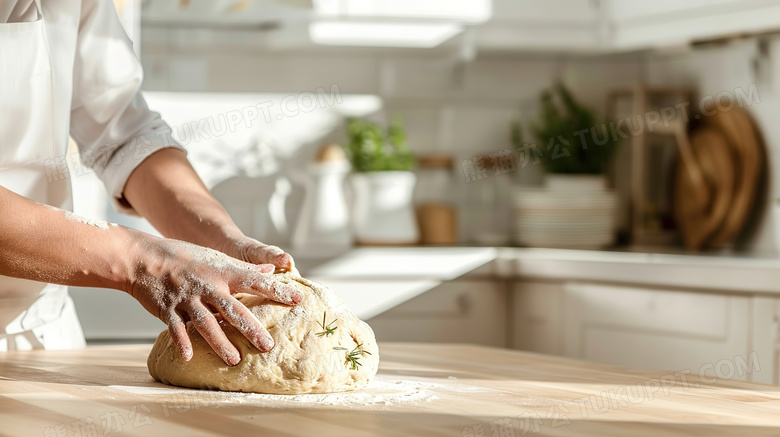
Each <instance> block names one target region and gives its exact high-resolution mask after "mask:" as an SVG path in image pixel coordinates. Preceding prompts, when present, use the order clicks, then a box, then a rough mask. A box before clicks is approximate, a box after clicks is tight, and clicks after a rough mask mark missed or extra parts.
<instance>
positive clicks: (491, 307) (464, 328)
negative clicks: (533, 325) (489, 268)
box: [367, 280, 507, 347]
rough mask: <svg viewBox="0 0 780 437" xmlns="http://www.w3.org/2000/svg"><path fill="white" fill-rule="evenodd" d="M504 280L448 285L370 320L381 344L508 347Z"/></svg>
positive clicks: (459, 282)
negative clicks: (393, 342)
mask: <svg viewBox="0 0 780 437" xmlns="http://www.w3.org/2000/svg"><path fill="white" fill-rule="evenodd" d="M506 294H507V293H506V289H505V285H504V283H503V282H500V281H475V280H456V281H451V282H445V283H443V284H441V285H439V286H438V287H436V288H434V289H432V290H430V291H428V292H426V293H424V294H421V295H419V296H417V297H415V298H413V299H411V300H409V301H407V302H404V303H402V304H400V305H398V306H397V307H395V308H393V309H390V310H388V311H386V312H384V313H382V314H380V315H378V316H376V317H373V318H371V319H369V320H367V321H368V323H369V324H370V325H371V327H372V328H373V329H374V333H375V334H376V338H377V340H378V341H405V342H437V343H474V344H482V345H490V346H501V347H505V346H506V345H507V342H506V339H507V332H506V326H507V325H506V320H507V318H506V312H507V306H506Z"/></svg>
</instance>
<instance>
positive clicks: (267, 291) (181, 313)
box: [128, 237, 303, 366]
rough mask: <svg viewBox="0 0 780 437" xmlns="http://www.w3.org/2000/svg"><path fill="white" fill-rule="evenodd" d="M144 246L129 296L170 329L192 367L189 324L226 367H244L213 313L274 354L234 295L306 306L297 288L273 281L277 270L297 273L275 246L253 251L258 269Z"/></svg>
mask: <svg viewBox="0 0 780 437" xmlns="http://www.w3.org/2000/svg"><path fill="white" fill-rule="evenodd" d="M258 244H260V243H258ZM140 246H141V247H140V249H141V251H140V254H139V255H138V259H139V261H138V263H137V268H136V272H135V275H134V277H133V279H132V280H131V283H130V285H129V287H128V291H129V293H130V294H131V295H132V296H133V297H134V298H135V299H136V300H138V301H139V302H140V303H141V304H142V305H143V306H144V308H146V310H147V311H149V312H150V313H152V314H153V315H154V316H156V317H157V318H159V319H160V320H162V321H163V322H164V323H165V324H167V325H168V330H169V331H170V333H171V337H172V338H173V341H174V342H175V343H176V345H177V348H178V350H179V353H180V354H181V356H182V358H183V359H184V360H187V361H188V360H190V359H191V358H192V354H193V350H192V343H191V342H190V339H189V337H188V336H187V330H186V326H185V323H186V322H188V321H191V322H192V323H193V325H194V326H195V328H196V329H197V331H198V332H199V333H200V334H201V335H202V336H203V338H204V339H205V340H206V341H207V342H208V344H209V346H211V348H212V349H213V350H214V351H215V352H216V353H217V355H218V356H219V357H220V358H221V359H222V360H223V361H224V362H225V363H226V364H228V365H231V366H234V365H236V364H238V363H239V362H240V361H241V356H240V354H239V352H238V350H237V349H236V347H235V346H234V345H233V344H232V343H230V341H228V339H227V337H226V336H225V334H224V332H223V331H222V329H221V328H220V327H219V323H218V321H217V319H216V318H215V316H214V314H213V312H217V313H219V314H220V315H221V316H222V318H223V319H224V320H225V321H227V322H228V323H230V324H231V325H233V326H234V327H235V328H236V329H237V330H238V331H239V332H241V334H242V335H243V336H245V337H246V338H247V339H248V340H249V341H250V342H251V343H252V344H253V345H255V347H257V348H258V349H259V350H260V351H262V352H267V351H270V350H271V349H272V348H273V346H274V341H273V338H272V337H271V335H270V334H269V333H268V331H267V330H266V329H265V327H263V326H262V325H261V324H260V322H259V321H258V320H257V318H256V317H255V316H254V315H253V314H252V313H251V312H250V311H249V310H247V308H246V307H245V306H244V305H243V304H241V303H240V302H239V301H238V300H236V299H235V298H234V297H233V296H232V295H233V294H235V293H247V294H253V295H257V296H263V297H266V298H268V299H271V300H274V301H276V302H280V303H283V304H287V305H297V304H298V303H299V302H301V300H303V295H302V294H301V292H300V291H299V290H297V289H296V288H295V287H292V286H290V285H289V284H284V283H282V282H278V281H276V280H274V279H273V273H274V271H275V270H276V268H285V267H286V269H294V265H293V261H292V258H291V257H290V256H289V255H287V254H285V253H284V252H283V251H281V249H278V248H273V249H269V248H272V247H273V246H265V245H262V246H258V247H257V248H256V249H255V248H254V246H252V245H249V246H250V247H249V248H248V249H246V253H247V254H249V257H250V258H249V259H256V260H258V262H257V263H249V262H244V261H241V260H239V259H236V258H232V257H231V256H228V255H226V254H224V253H222V252H219V251H216V250H213V249H208V248H205V247H201V246H197V245H194V244H190V243H186V242H183V241H178V240H171V239H161V238H155V237H150V238H148V239H145V240H144V242H143V243H142V244H141V245H140ZM264 248H265V249H264ZM277 251H278V252H277ZM252 257H254V258H252ZM242 258H244V259H247V258H246V257H242ZM265 261H272V263H267V262H265ZM280 264H282V265H280Z"/></svg>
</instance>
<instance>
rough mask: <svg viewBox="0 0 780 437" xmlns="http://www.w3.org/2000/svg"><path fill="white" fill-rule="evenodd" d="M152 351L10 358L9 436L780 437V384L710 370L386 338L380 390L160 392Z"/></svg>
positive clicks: (3, 401)
mask: <svg viewBox="0 0 780 437" xmlns="http://www.w3.org/2000/svg"><path fill="white" fill-rule="evenodd" d="M149 348H150V346H149V345H134V346H112V347H90V348H87V349H85V350H80V351H34V352H8V353H3V354H0V435H11V436H45V437H47V436H58V437H64V436H68V437H71V436H80V437H91V436H107V435H121V436H125V435H128V436H129V435H143V436H158V435H159V436H177V435H188V436H213V435H240V436H266V435H269V436H297V435H306V436H331V435H333V436H335V435H338V436H356V435H357V436H360V435H415V436H417V435H437V436H438V435H442V436H475V437H476V436H486V437H492V436H496V437H515V436H518V437H519V436H526V435H556V436H575V435H593V436H623V435H628V436H632V437H640V436H660V435H663V436H683V435H685V436H707V437H712V436H722V435H733V436H764V435H766V436H769V435H772V436H776V435H780V387H775V386H767V385H760V384H752V383H746V382H740V381H733V380H722V381H715V378H714V377H713V376H712V374H711V373H707V374H705V375H704V376H703V377H700V376H698V375H697V373H698V372H692V373H686V372H677V373H675V372H649V371H639V370H632V369H626V368H621V367H617V366H608V365H602V364H593V363H587V362H582V361H574V360H569V359H565V358H560V357H551V356H545V355H538V354H531V353H523V352H517V351H510V350H504V349H496V348H487V347H479V346H468V345H439V344H433V345H432V344H402V343H385V344H381V345H380V351H381V363H380V370H379V375H378V377H377V380H376V382H375V383H372V384H373V385H372V387H370V388H369V389H367V390H364V391H360V392H352V393H344V394H339V395H305V396H296V397H285V396H273V395H258V394H243V393H222V392H212V391H203V390H188V389H181V388H176V387H169V386H165V385H162V384H158V383H156V382H154V381H153V380H152V378H151V377H150V376H149V374H148V373H147V370H146V356H147V353H148V351H149ZM727 368H728V366H726V367H724V369H726V370H727Z"/></svg>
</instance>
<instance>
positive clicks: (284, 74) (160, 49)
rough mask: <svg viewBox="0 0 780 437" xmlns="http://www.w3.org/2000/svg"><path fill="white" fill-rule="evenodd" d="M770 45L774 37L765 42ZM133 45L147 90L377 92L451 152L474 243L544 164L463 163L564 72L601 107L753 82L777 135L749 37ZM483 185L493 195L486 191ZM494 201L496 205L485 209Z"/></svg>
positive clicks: (337, 136)
mask: <svg viewBox="0 0 780 437" xmlns="http://www.w3.org/2000/svg"><path fill="white" fill-rule="evenodd" d="M158 40H159V38H158ZM775 46H777V44H770V51H771V50H772V48H773V47H775ZM141 55H142V62H143V65H144V70H145V84H144V88H145V89H146V90H149V91H177V92H248V93H282V94H284V93H289V94H295V93H301V92H306V91H315V90H317V89H326V90H333V89H334V88H333V86H334V85H335V86H336V87H337V89H338V92H339V93H341V94H342V95H352V94H361V95H366V94H367V95H376V96H379V97H380V98H381V99H382V101H383V102H384V109H383V113H384V114H385V115H388V114H390V115H396V114H397V115H400V116H402V117H403V119H404V122H405V124H406V128H407V131H408V140H409V144H410V146H411V147H412V149H413V151H415V152H417V153H425V152H433V151H441V152H447V153H451V154H453V155H454V156H455V157H456V168H455V178H454V180H455V181H456V184H457V185H458V186H457V187H456V189H457V190H458V191H459V192H461V193H463V195H462V196H461V205H460V207H461V213H462V214H461V215H462V220H461V238H462V240H463V241H473V240H474V237H475V236H476V235H478V234H479V233H480V230H481V229H484V228H487V227H489V228H491V229H498V230H499V233H504V234H506V235H508V231H509V229H508V227H509V221H508V220H507V219H506V218H505V215H506V213H508V206H507V205H506V204H507V203H508V201H506V200H502V199H501V198H500V197H501V196H502V195H503V193H504V192H507V191H508V190H509V186H511V185H512V184H517V183H533V182H535V181H538V180H539V178H540V174H541V168H540V166H539V165H534V164H533V162H531V161H530V160H525V161H524V160H523V159H522V158H523V157H522V156H521V155H520V154H518V153H517V152H516V151H513V153H514V154H515V157H516V167H517V169H516V171H514V172H510V173H508V174H503V175H499V176H496V175H494V174H493V173H492V172H491V173H490V174H489V177H487V178H485V179H482V180H478V181H472V182H469V183H467V182H466V181H465V178H464V174H463V172H462V171H461V168H460V165H459V164H460V163H462V162H463V161H464V160H468V159H471V158H473V157H475V156H478V155H482V154H487V153H495V152H500V151H502V150H505V149H511V148H512V146H511V144H510V141H509V124H510V122H511V121H512V120H515V119H518V118H520V119H521V120H524V122H526V123H527V122H528V121H529V120H530V119H532V118H534V117H535V111H536V108H537V101H538V96H539V93H540V92H541V91H542V89H544V88H545V87H547V86H549V85H550V84H551V83H552V82H553V81H554V80H556V78H560V79H562V80H564V81H565V82H566V83H567V84H568V85H569V87H570V88H571V89H572V91H573V92H574V93H575V94H576V96H577V97H578V98H579V99H580V100H581V101H582V102H583V103H585V104H587V105H589V106H591V107H593V108H596V109H597V110H599V111H600V112H601V113H604V111H605V110H606V108H605V106H606V96H607V93H608V91H609V90H610V89H612V88H613V87H618V86H626V85H634V84H638V83H645V84H648V85H685V86H690V87H692V88H693V89H694V90H697V92H698V95H700V96H702V95H716V94H717V93H719V92H721V91H733V90H734V89H736V88H741V89H747V88H748V87H749V86H751V85H753V84H755V85H756V86H757V87H758V88H757V89H758V91H759V94H760V102H759V103H756V104H754V105H753V106H751V107H750V108H748V109H749V111H750V112H751V113H752V114H753V116H754V117H755V119H756V121H757V123H758V124H759V127H760V128H761V130H762V131H763V134H764V137H765V140H766V142H767V146H768V148H769V149H770V150H774V149H775V148H777V147H778V146H779V145H778V143H777V140H775V137H780V127H777V126H778V125H777V123H775V121H774V120H770V119H768V117H769V116H770V115H772V114H777V113H778V111H777V110H775V106H777V105H780V99H778V97H777V93H776V91H775V89H776V88H777V87H775V86H773V84H772V83H766V82H771V81H768V80H767V79H763V80H761V79H760V78H762V77H770V78H771V75H772V73H773V74H774V75H775V76H778V77H780V69H778V70H777V71H775V72H770V74H767V72H766V71H759V70H760V69H763V70H766V69H767V68H770V67H769V66H766V65H764V64H766V62H764V63H763V64H762V61H761V59H760V57H759V56H758V55H757V49H756V44H755V42H753V41H743V42H737V43H733V44H731V45H728V46H721V47H714V48H700V49H697V50H695V51H691V50H686V51H681V52H679V53H641V54H636V53H634V54H625V55H609V56H592V57H571V56H569V57H565V58H564V57H556V56H554V55H550V54H545V55H536V54H527V55H517V54H515V55H511V56H505V55H501V54H487V55H480V56H479V57H478V59H476V60H475V61H472V62H469V63H465V64H463V63H460V62H459V61H456V60H455V59H453V58H452V56H451V54H449V53H442V52H436V51H434V52H426V51H420V52H409V51H403V52H401V51H392V50H388V51H382V52H376V51H375V52H369V51H354V52H351V51H348V50H334V51H333V52H329V53H320V52H318V53H307V52H294V51H293V52H284V53H262V52H256V51H255V52H250V51H249V49H241V48H232V49H225V50H218V49H212V50H211V51H209V52H205V53H204V52H203V51H202V50H199V51H198V52H197V54H195V53H193V52H192V49H191V48H189V47H188V46H185V45H181V44H179V45H176V44H161V43H159V42H156V43H153V44H147V45H144V46H142V50H141ZM776 80H778V81H780V79H776ZM764 114H766V116H764ZM163 116H165V114H163ZM342 130H343V129H339V130H337V131H334V133H333V134H331V135H326V136H325V137H324V139H330V140H336V141H339V140H341V139H343V132H342ZM317 145H318V142H317V143H313V144H311V145H310V147H309V150H308V151H307V152H305V153H301V154H299V155H298V156H297V158H295V159H300V160H301V161H306V160H308V159H310V157H311V155H312V154H313V148H314V147H316V146H317ZM772 156H774V155H772ZM773 188H774V187H770V190H769V191H770V193H769V194H768V195H769V196H772V194H771V193H772V192H774V189H773ZM486 193H493V194H496V195H498V196H499V197H498V198H496V199H487V200H486V199H485V198H484V197H485V195H486ZM293 201H294V198H293ZM491 205H492V206H491ZM490 208H493V210H492V211H486V210H487V209H490ZM767 214H768V213H767ZM766 217H768V216H766V215H765V217H764V218H766ZM758 226H759V228H760V232H759V235H760V238H759V239H757V240H756V242H755V243H752V244H753V245H754V246H755V247H756V248H757V249H759V250H769V249H768V248H773V247H774V242H773V237H772V233H771V230H770V229H769V226H768V225H767V220H761V221H759V225H758Z"/></svg>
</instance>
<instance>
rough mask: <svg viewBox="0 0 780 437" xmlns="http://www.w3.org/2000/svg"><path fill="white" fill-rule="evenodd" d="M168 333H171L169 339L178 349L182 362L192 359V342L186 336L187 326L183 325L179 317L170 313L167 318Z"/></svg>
mask: <svg viewBox="0 0 780 437" xmlns="http://www.w3.org/2000/svg"><path fill="white" fill-rule="evenodd" d="M167 324H168V332H170V333H171V339H173V342H174V344H176V347H177V348H178V349H179V354H180V355H181V358H182V359H183V360H184V361H189V360H191V359H192V342H191V341H190V337H189V336H188V335H187V326H186V325H185V324H184V321H183V320H182V318H181V316H179V315H178V314H176V313H175V312H174V313H172V314H171V315H170V316H169V317H168V322H167Z"/></svg>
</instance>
